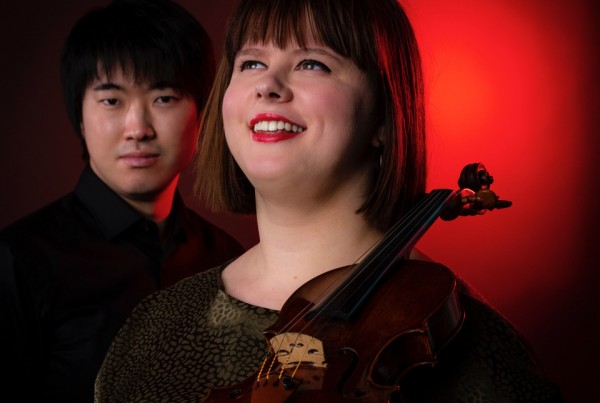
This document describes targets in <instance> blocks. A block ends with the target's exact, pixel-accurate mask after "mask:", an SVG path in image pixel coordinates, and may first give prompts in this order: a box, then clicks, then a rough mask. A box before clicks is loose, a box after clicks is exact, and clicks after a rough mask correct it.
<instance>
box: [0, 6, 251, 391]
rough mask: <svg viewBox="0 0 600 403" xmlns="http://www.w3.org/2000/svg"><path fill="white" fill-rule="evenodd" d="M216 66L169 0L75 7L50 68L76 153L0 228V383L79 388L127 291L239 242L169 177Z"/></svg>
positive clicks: (195, 267)
mask: <svg viewBox="0 0 600 403" xmlns="http://www.w3.org/2000/svg"><path fill="white" fill-rule="evenodd" d="M213 74H214V59H213V54H212V47H211V45H210V40H209V38H208V36H207V34H206V33H205V31H204V30H203V29H202V27H201V26H200V25H199V23H198V22H197V21H196V20H195V19H194V18H193V17H192V16H191V15H190V14H189V13H188V12H187V11H185V10H184V9H183V8H182V7H180V6H178V5H176V4H175V3H172V2H170V1H168V0H160V1H158V0H122V1H120V0H117V1H116V2H114V3H112V4H110V5H109V6H107V7H105V8H103V9H99V10H95V11H93V12H91V13H89V14H87V15H85V16H84V17H82V18H81V19H80V20H79V21H78V22H77V24H76V25H75V26H74V27H73V29H72V31H71V33H70V35H69V37H68V38H67V41H66V44H65V47H64V51H63V55H62V60H61V78H62V84H63V89H64V96H65V102H66V106H67V110H68V113H69V118H70V120H71V122H72V124H73V126H74V128H75V130H76V132H77V133H78V135H79V136H80V139H81V141H82V144H83V150H84V158H85V160H86V161H87V165H86V167H85V168H84V171H83V173H82V174H81V177H80V179H79V181H78V183H77V185H76V187H75V189H74V191H73V192H72V193H70V194H68V195H66V196H64V197H62V198H60V199H59V200H57V201H55V202H54V203H51V204H49V205H48V206H46V207H44V208H42V209H41V210H39V211H37V212H35V213H33V214H31V215H29V216H27V217H25V218H23V219H21V220H19V221H17V222H16V223H14V224H12V225H11V226H9V227H8V228H6V229H4V230H3V231H2V232H1V233H0V323H2V331H1V332H0V333H1V336H0V342H1V348H2V349H3V350H4V351H3V353H2V356H1V357H0V367H2V368H0V369H2V374H3V379H2V384H3V387H2V390H3V395H4V396H11V395H12V396H18V399H17V400H18V401H60V402H70V401H73V402H86V401H92V400H93V385H94V380H95V376H96V373H97V371H98V369H99V367H100V365H101V363H102V360H103V358H104V354H105V353H106V351H107V349H108V347H109V345H110V343H111V341H112V338H113V337H114V336H115V334H116V333H117V331H118V329H119V328H120V326H121V325H122V323H123V321H124V319H125V318H126V317H127V316H128V315H129V313H130V312H131V311H132V309H133V308H134V307H135V306H136V305H137V303H138V302H139V301H140V300H141V299H143V298H144V297H146V296H147V295H149V294H150V293H152V292H154V291H156V290H158V289H160V288H163V287H166V286H168V285H171V284H173V283H174V282H176V281H178V280H179V279H181V278H184V277H187V276H190V275H193V274H195V273H196V272H199V271H202V270H205V269H207V268H210V267H213V266H215V265H217V264H219V263H222V262H223V261H225V260H228V259H231V258H233V257H235V256H237V255H239V254H240V253H241V252H242V248H241V247H240V246H239V244H238V243H237V242H236V241H235V240H234V239H233V238H231V237H230V236H229V235H227V234H225V233H224V232H223V231H221V230H220V229H218V228H216V227H214V226H213V225H211V224H209V223H208V222H206V221H204V220H203V219H202V218H200V217H199V216H198V215H196V214H195V213H193V212H192V211H191V210H189V209H186V208H185V206H184V205H183V202H182V199H181V197H180V196H179V194H178V192H177V190H176V188H177V184H178V180H179V175H180V173H181V171H182V170H183V169H184V167H185V166H186V165H187V164H188V163H189V162H190V160H191V159H192V157H193V155H194V153H195V150H196V145H197V132H198V127H199V120H200V111H201V109H202V107H203V105H204V102H205V99H206V97H207V95H208V92H209V89H210V86H211V84H212V78H213Z"/></svg>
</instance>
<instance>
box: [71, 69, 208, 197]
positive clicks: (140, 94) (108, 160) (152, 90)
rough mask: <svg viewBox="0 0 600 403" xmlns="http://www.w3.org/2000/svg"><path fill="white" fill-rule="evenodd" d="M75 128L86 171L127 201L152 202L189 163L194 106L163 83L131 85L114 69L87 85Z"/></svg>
mask: <svg viewBox="0 0 600 403" xmlns="http://www.w3.org/2000/svg"><path fill="white" fill-rule="evenodd" d="M82 111H83V118H82V123H81V129H82V133H83V137H84V139H85V143H86V146H87V149H88V151H89V155H90V166H91V168H92V170H93V171H94V172H95V173H96V175H98V176H99V177H100V179H102V181H104V182H105V183H106V184H107V185H108V186H109V187H110V188H111V189H113V190H114V191H115V192H116V193H117V194H119V195H120V196H121V197H123V198H124V199H125V200H126V201H129V202H133V203H135V202H147V201H154V200H156V199H157V198H158V197H159V196H160V195H161V194H162V193H163V192H164V191H165V190H166V189H167V188H168V187H169V186H170V185H173V184H174V185H176V183H177V180H178V178H179V174H180V172H181V171H182V170H183V168H185V166H186V165H187V164H188V163H189V162H190V161H191V159H192V157H193V155H194V153H195V150H196V145H197V139H198V138H197V133H198V124H199V120H198V114H197V107H196V103H195V101H194V100H193V99H192V98H191V97H189V96H183V95H181V94H180V93H179V92H177V91H176V90H175V89H173V88H171V87H169V86H168V84H164V83H136V82H135V80H133V78H132V77H129V76H126V75H124V74H123V71H122V70H120V69H115V70H114V72H113V73H112V74H111V77H110V80H108V78H107V77H106V74H100V75H99V79H96V80H94V81H93V82H92V83H90V84H89V85H88V86H87V88H86V90H85V93H84V96H83V106H82Z"/></svg>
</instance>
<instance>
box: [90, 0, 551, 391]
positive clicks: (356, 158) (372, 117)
mask: <svg viewBox="0 0 600 403" xmlns="http://www.w3.org/2000/svg"><path fill="white" fill-rule="evenodd" d="M422 92H423V89H422V78H421V67H420V60H419V54H418V49H417V44H416V41H415V38H414V34H413V32H412V28H411V26H410V23H409V21H408V19H407V17H406V15H405V13H404V11H403V10H402V8H401V7H400V5H399V4H397V3H396V2H395V1H394V0H242V1H241V3H240V5H239V7H238V9H237V11H236V12H235V14H234V16H233V18H232V20H231V24H230V26H229V31H228V33H227V38H226V45H225V52H224V56H223V59H222V61H221V65H220V69H219V72H218V75H217V80H216V82H215V85H214V87H213V91H212V94H211V97H210V100H209V105H208V108H207V110H206V111H205V121H204V127H203V135H204V137H203V140H202V141H203V143H202V147H201V152H200V158H199V163H198V164H199V165H198V171H199V172H201V176H200V181H201V183H200V184H201V186H200V187H199V189H200V191H201V194H202V195H203V197H204V199H205V200H206V201H207V202H208V203H209V205H211V206H212V207H213V208H215V209H217V210H225V211H228V212H235V213H256V217H257V222H258V229H259V235H260V242H259V243H258V244H257V245H256V246H254V247H253V248H251V249H250V250H248V251H247V252H246V253H244V254H243V255H242V256H240V257H239V258H237V259H235V260H233V261H231V262H227V263H225V264H223V265H222V266H221V267H217V268H215V269H213V270H210V271H208V272H205V273H203V274H200V275H198V276H194V277H191V278H189V279H187V280H184V281H182V282H180V283H178V284H177V285H175V286H174V287H172V288H170V289H168V290H166V291H164V292H160V293H157V294H155V295H153V296H152V297H150V298H148V299H146V300H145V301H144V302H143V303H142V304H140V305H139V306H138V308H137V309H136V311H135V313H134V314H133V315H132V316H131V317H130V319H129V320H128V322H127V324H126V325H125V326H124V327H123V329H122V330H121V332H120V334H119V336H118V337H117V338H116V340H115V341H114V343H113V345H112V347H111V351H110V352H109V354H108V355H107V357H106V360H105V362H104V365H103V368H102V369H101V371H100V373H99V375H98V378H97V383H96V389H97V390H96V392H97V394H96V397H97V400H98V401H121V400H127V401H130V400H133V401H136V400H152V401H154V400H171V401H197V400H198V399H199V398H202V397H204V396H206V394H207V393H208V391H209V389H210V388H213V387H219V386H226V385H230V384H235V383H237V382H240V381H242V380H243V379H245V378H246V377H248V376H249V375H250V374H251V373H252V372H253V371H254V370H256V369H258V367H259V366H260V365H261V362H262V360H263V358H264V357H265V355H266V354H267V353H268V349H267V344H266V343H265V338H264V336H263V335H262V331H263V330H264V329H265V328H267V327H268V326H270V325H272V324H273V323H274V322H275V320H276V319H277V316H278V312H279V310H280V309H281V308H282V306H283V305H284V303H285V302H286V300H288V298H289V297H290V295H292V293H293V292H294V291H295V290H296V289H298V288H299V287H301V286H302V285H303V284H305V283H306V282H308V281H309V280H311V279H313V278H315V277H317V276H319V275H321V274H322V273H326V272H329V271H331V270H333V269H335V268H339V267H343V266H347V265H352V264H353V263H355V262H357V261H359V260H360V259H361V258H362V257H363V255H364V254H365V252H366V251H368V250H369V249H370V248H371V247H372V246H373V245H375V244H377V243H378V242H379V241H380V240H381V239H382V237H383V235H384V233H385V231H386V230H388V229H389V227H390V226H391V225H392V224H393V223H394V222H396V221H397V220H398V219H399V218H400V217H401V216H402V215H403V214H404V213H405V212H406V211H407V209H408V208H409V206H411V205H413V204H414V203H415V201H416V200H417V198H418V197H419V196H421V195H422V194H423V193H424V191H425V175H426V169H425V167H426V161H425V155H426V152H425V128H424V111H423V94H422ZM412 257H413V258H414V257H415V253H414V252H413V254H412ZM424 265H428V264H427V263H425V264H424ZM460 287H461V289H460V301H461V304H462V306H463V309H464V310H465V311H466V319H465V322H464V324H463V325H462V327H461V330H460V332H459V333H458V335H457V336H456V337H454V339H453V340H452V341H451V342H450V343H449V345H448V346H447V347H446V348H445V349H444V350H442V352H441V353H440V354H439V356H438V359H439V362H438V364H437V365H436V366H435V367H434V368H433V369H424V370H422V371H421V370H420V371H413V372H411V373H410V374H409V376H407V377H405V378H403V382H402V387H401V389H400V390H401V393H402V395H403V398H404V399H405V400H406V401H444V402H451V401H467V400H469V399H470V400H472V401H495V402H502V401H560V397H559V395H558V393H557V392H556V390H555V388H554V387H553V386H552V385H551V384H550V383H548V382H547V381H546V380H545V379H544V377H543V375H542V374H541V371H540V370H539V368H538V367H537V365H536V364H535V362H534V361H533V359H531V358H530V355H529V352H528V350H527V347H526V345H525V344H524V342H523V341H521V339H520V338H519V336H518V334H517V333H516V331H515V330H514V329H513V328H512V327H511V326H510V325H509V324H508V323H507V322H506V321H505V320H504V319H502V318H501V317H500V316H499V315H498V314H497V313H495V312H494V311H493V310H492V309H491V308H489V307H488V306H487V305H485V304H484V303H483V302H481V301H480V300H479V299H477V298H476V297H475V296H474V295H473V294H472V293H470V292H469V291H468V290H467V289H466V287H464V286H463V285H461V286H460ZM300 401H302V400H301V398H300Z"/></svg>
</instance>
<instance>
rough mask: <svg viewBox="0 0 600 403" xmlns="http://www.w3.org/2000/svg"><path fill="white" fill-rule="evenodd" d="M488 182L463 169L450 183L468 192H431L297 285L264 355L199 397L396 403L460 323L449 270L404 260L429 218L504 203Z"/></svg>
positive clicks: (482, 172)
mask: <svg viewBox="0 0 600 403" xmlns="http://www.w3.org/2000/svg"><path fill="white" fill-rule="evenodd" d="M492 182H493V177H492V176H490V175H489V173H488V172H487V170H486V169H485V167H484V166H483V165H482V164H480V163H474V164H469V165H467V166H466V167H465V168H464V169H463V171H462V173H461V177H460V179H459V186H460V187H461V189H467V190H468V192H466V193H463V192H462V191H459V192H455V191H452V190H449V189H437V190H433V191H431V192H430V193H429V194H427V195H425V196H424V197H423V198H422V199H421V200H420V201H419V202H418V203H417V204H415V206H413V207H412V208H411V209H410V210H409V211H408V212H407V214H406V215H405V216H404V217H402V218H401V219H400V220H399V221H398V222H397V223H395V224H394V226H392V228H390V230H389V231H388V232H387V233H386V234H385V236H384V238H383V239H382V240H381V242H380V243H379V244H378V245H376V246H375V247H374V248H373V249H372V250H371V251H370V252H369V253H368V255H367V256H366V257H365V258H364V259H363V260H362V261H361V262H359V263H357V264H355V265H352V266H348V267H344V268H339V269H336V270H331V271H329V272H326V273H323V274H321V275H320V276H318V277H316V278H314V279H313V280H311V281H309V282H307V283H306V284H304V285H303V286H302V287H300V288H299V289H298V290H297V291H296V292H295V293H294V294H292V296H291V297H290V298H289V299H288V300H287V301H286V303H285V304H284V306H283V308H282V310H281V312H280V315H279V317H278V320H277V322H276V323H275V324H274V325H273V326H271V327H270V328H269V329H266V330H265V332H264V334H265V336H266V340H267V341H268V343H269V349H270V354H269V355H268V356H267V357H266V358H265V360H264V362H263V364H262V366H260V368H258V369H257V370H256V371H255V372H254V373H253V374H252V375H251V376H250V377H249V378H247V379H246V380H245V381H243V382H242V383H240V384H237V385H233V386H229V387H224V388H214V389H211V391H210V392H209V394H208V396H207V397H206V398H205V400H203V401H205V402H227V401H239V402H252V403H263V402H269V403H271V402H273V403H277V402H308V401H311V399H312V400H313V401H319V402H322V401H330V402H338V401H345V400H351V401H353V402H360V403H371V402H373V403H375V402H389V401H391V400H394V401H397V400H400V401H401V396H400V392H401V390H400V384H401V380H402V378H403V377H404V375H405V374H406V373H407V372H409V371H410V370H411V369H413V368H416V367H419V366H433V365H435V364H436V360H437V356H438V353H439V352H440V351H441V350H442V348H443V347H444V346H445V345H446V344H447V343H448V342H449V341H450V340H451V339H452V338H453V337H454V336H455V335H456V334H457V333H458V331H459V330H460V328H461V326H462V323H463V321H464V311H463V310H462V307H461V305H460V303H459V300H458V295H457V290H456V277H455V276H454V274H453V273H452V272H451V271H450V270H449V269H447V268H446V267H444V266H442V265H439V264H436V263H430V262H421V261H415V260H407V259H406V256H408V255H409V253H410V250H411V249H412V247H413V246H414V245H415V243H416V242H417V241H418V239H420V237H421V236H422V235H423V234H424V233H425V231H426V230H427V228H429V226H431V224H432V223H433V222H434V221H435V220H436V219H437V218H438V217H442V218H443V219H446V220H452V219H454V218H456V217H458V216H464V215H478V214H481V213H483V212H484V211H485V210H493V209H496V208H506V207H509V206H510V205H511V202H510V201H507V200H500V199H499V198H498V197H497V196H496V195H495V193H493V192H491V191H490V190H489V187H490V185H491V184H492Z"/></svg>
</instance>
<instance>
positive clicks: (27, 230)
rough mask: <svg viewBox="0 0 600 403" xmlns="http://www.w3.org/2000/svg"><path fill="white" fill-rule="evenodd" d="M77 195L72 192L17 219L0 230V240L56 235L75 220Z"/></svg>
mask: <svg viewBox="0 0 600 403" xmlns="http://www.w3.org/2000/svg"><path fill="white" fill-rule="evenodd" d="M74 203H77V200H76V196H75V195H74V194H73V193H72V192H70V193H67V194H65V195H63V196H61V197H60V198H58V199H56V200H54V201H52V202H50V203H48V204H46V205H44V206H42V207H40V208H38V209H37V210H34V211H32V212H30V213H28V214H27V215H25V216H23V217H21V218H19V219H17V220H16V221H14V222H12V223H11V224H9V225H7V226H6V227H4V228H3V229H2V230H0V242H3V243H9V244H10V243H13V242H22V241H24V240H27V239H30V238H32V237H33V236H36V235H38V236H44V234H46V235H48V236H56V235H57V233H59V232H61V231H64V230H66V229H67V228H69V225H68V223H69V222H70V221H72V220H73V205H74Z"/></svg>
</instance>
